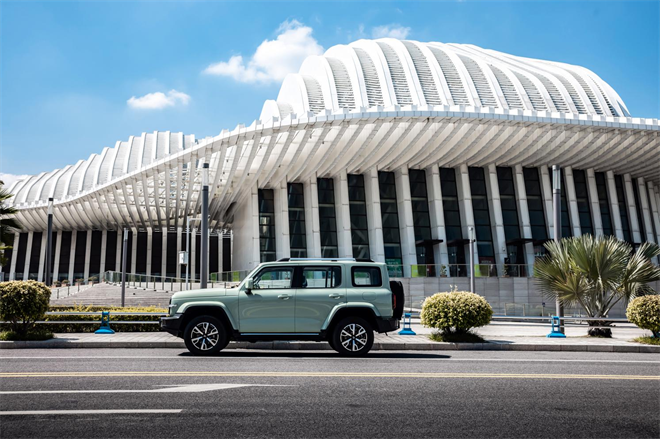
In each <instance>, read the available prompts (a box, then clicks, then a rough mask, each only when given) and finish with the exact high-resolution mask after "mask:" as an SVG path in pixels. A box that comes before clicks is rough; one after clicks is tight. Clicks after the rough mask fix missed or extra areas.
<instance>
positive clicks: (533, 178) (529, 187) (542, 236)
mask: <svg viewBox="0 0 660 439" xmlns="http://www.w3.org/2000/svg"><path fill="white" fill-rule="evenodd" d="M523 177H524V178H525V192H526V195H527V211H528V212H529V225H530V227H531V228H532V239H533V240H534V257H535V258H536V257H541V256H544V255H545V254H546V248H545V247H544V246H543V244H544V243H545V242H546V241H547V240H548V227H547V225H546V223H545V210H544V209H543V193H542V192H541V180H540V179H539V170H538V169H537V168H523Z"/></svg>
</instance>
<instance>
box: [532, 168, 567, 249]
mask: <svg viewBox="0 0 660 439" xmlns="http://www.w3.org/2000/svg"><path fill="white" fill-rule="evenodd" d="M538 170H539V176H540V178H541V192H542V193H543V207H544V209H543V210H544V212H545V223H546V225H547V226H548V230H547V232H548V237H550V238H552V237H553V236H554V228H555V218H554V215H553V210H554V207H553V205H552V176H551V175H550V172H549V171H548V166H541V167H539V168H538ZM562 173H563V170H562ZM562 184H563V182H562Z"/></svg>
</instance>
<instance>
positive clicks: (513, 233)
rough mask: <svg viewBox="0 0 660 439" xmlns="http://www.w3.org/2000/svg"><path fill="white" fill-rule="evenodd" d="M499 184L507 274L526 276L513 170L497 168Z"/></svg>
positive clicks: (523, 245)
mask: <svg viewBox="0 0 660 439" xmlns="http://www.w3.org/2000/svg"><path fill="white" fill-rule="evenodd" d="M497 184H498V186H499V189H500V204H501V205H502V221H503V223H504V237H505V238H506V254H507V256H506V258H505V260H504V263H505V264H506V266H505V273H504V274H507V275H510V276H526V275H527V274H526V272H525V267H524V264H525V241H524V240H523V239H521V238H522V237H521V236H520V221H519V218H518V208H517V207H516V189H515V186H514V184H513V172H512V170H511V168H500V167H498V168H497Z"/></svg>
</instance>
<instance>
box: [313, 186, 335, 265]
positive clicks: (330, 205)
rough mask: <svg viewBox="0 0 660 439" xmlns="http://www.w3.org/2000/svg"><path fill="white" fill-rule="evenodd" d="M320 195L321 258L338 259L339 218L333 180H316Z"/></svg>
mask: <svg viewBox="0 0 660 439" xmlns="http://www.w3.org/2000/svg"><path fill="white" fill-rule="evenodd" d="M316 184H317V186H318V193H319V221H320V234H321V256H322V257H324V258H336V257H338V256H339V251H338V249H337V218H336V214H335V186H334V180H333V179H332V178H319V179H317V180H316Z"/></svg>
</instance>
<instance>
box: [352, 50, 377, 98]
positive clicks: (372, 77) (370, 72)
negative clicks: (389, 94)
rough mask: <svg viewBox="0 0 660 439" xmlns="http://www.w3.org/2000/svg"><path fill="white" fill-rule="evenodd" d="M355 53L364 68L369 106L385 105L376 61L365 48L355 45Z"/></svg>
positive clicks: (363, 73) (363, 74)
mask: <svg viewBox="0 0 660 439" xmlns="http://www.w3.org/2000/svg"><path fill="white" fill-rule="evenodd" d="M355 53H356V55H357V57H358V60H359V61H360V67H361V68H362V76H364V85H365V86H366V87H367V101H368V102H369V106H370V107H375V106H377V105H384V103H383V92H382V91H381V89H380V81H379V80H378V71H377V70H376V66H375V65H374V62H373V61H372V59H371V57H370V56H369V55H367V52H366V51H365V50H364V49H360V48H359V47H355Z"/></svg>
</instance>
